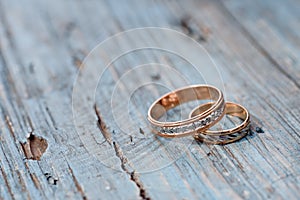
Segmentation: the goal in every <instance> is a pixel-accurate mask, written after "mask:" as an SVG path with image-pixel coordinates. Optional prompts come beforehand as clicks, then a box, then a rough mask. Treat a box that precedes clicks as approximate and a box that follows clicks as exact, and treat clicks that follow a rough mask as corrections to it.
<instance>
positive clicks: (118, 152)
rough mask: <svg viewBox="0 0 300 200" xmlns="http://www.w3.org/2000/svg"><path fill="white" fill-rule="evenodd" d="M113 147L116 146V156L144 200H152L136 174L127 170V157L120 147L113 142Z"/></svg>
mask: <svg viewBox="0 0 300 200" xmlns="http://www.w3.org/2000/svg"><path fill="white" fill-rule="evenodd" d="M113 145H114V149H115V152H116V156H117V157H118V158H119V159H120V161H121V168H122V170H123V171H124V172H126V173H127V174H128V175H129V176H130V180H131V181H132V182H134V183H135V185H136V186H137V187H138V189H139V195H140V197H141V198H142V199H143V200H150V199H151V198H150V197H148V196H147V193H146V189H145V188H144V186H143V184H142V183H141V181H140V180H139V178H138V176H137V174H136V172H135V171H134V170H133V171H132V172H130V171H129V170H128V169H127V168H126V163H127V162H128V159H127V158H126V156H124V154H123V151H122V149H121V148H120V146H119V145H118V144H117V143H116V142H115V141H113Z"/></svg>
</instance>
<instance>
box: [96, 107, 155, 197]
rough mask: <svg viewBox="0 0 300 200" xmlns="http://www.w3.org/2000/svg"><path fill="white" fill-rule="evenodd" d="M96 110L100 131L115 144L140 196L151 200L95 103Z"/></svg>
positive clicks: (122, 164) (118, 155)
mask: <svg viewBox="0 0 300 200" xmlns="http://www.w3.org/2000/svg"><path fill="white" fill-rule="evenodd" d="M94 111H95V113H96V116H97V120H98V127H99V129H100V132H101V133H102V135H103V137H104V138H105V139H106V141H107V142H108V143H109V144H110V145H113V148H114V150H115V153H116V156H117V157H118V158H119V159H120V162H121V169H122V170H123V171H124V172H125V173H127V174H128V175H129V176H130V180H131V181H133V182H134V183H135V185H136V186H137V187H138V189H139V195H140V197H141V198H142V199H144V200H150V199H151V198H150V197H148V196H147V195H146V190H145V188H144V187H143V184H142V183H141V182H140V181H139V178H138V176H137V175H136V173H135V171H132V172H130V171H129V170H128V169H127V168H126V164H127V163H128V159H127V157H126V156H124V153H123V151H122V149H121V148H120V146H119V145H118V144H117V142H116V141H112V137H111V133H110V132H109V130H108V129H107V126H106V124H105V123H104V121H103V119H102V116H101V114H100V111H99V109H98V108H97V105H96V104H95V105H94Z"/></svg>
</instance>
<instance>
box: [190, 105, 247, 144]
mask: <svg viewBox="0 0 300 200" xmlns="http://www.w3.org/2000/svg"><path fill="white" fill-rule="evenodd" d="M212 106H213V104H212V103H206V104H203V105H200V106H198V107H197V108H195V109H194V110H192V112H191V113H190V115H189V116H190V118H193V117H194V116H197V115H198V114H199V113H202V112H203V111H205V110H207V109H209V108H210V107H212ZM225 114H226V115H230V116H235V117H238V118H239V119H241V120H243V122H242V123H241V124H239V125H238V126H236V127H234V128H231V129H225V130H205V131H198V133H196V134H195V136H194V137H195V139H196V140H199V141H202V142H205V143H210V144H227V143H231V142H234V141H237V140H239V139H241V138H243V137H244V136H246V135H247V134H248V132H249V130H250V128H249V127H250V115H249V112H248V111H247V109H246V108H244V107H243V106H241V105H239V104H236V103H232V102H226V104H225Z"/></svg>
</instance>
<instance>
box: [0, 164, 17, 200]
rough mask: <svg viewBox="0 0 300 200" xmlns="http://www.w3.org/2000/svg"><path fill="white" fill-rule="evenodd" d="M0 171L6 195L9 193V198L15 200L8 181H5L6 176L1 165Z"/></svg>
mask: <svg viewBox="0 0 300 200" xmlns="http://www.w3.org/2000/svg"><path fill="white" fill-rule="evenodd" d="M0 170H1V174H2V177H3V179H4V182H5V185H6V186H7V189H8V193H9V194H10V196H11V197H12V198H13V199H14V198H15V197H14V196H15V195H14V193H13V192H12V189H11V186H10V184H9V181H8V179H7V175H6V173H5V171H4V169H3V168H2V167H1V165H0Z"/></svg>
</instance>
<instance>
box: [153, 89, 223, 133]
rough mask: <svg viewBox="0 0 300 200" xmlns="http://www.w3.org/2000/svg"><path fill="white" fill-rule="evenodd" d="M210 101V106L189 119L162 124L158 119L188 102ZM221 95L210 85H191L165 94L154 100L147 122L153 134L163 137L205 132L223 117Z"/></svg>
mask: <svg viewBox="0 0 300 200" xmlns="http://www.w3.org/2000/svg"><path fill="white" fill-rule="evenodd" d="M195 100H212V101H213V102H212V103H211V106H210V107H209V108H208V109H206V110H204V109H202V110H203V112H202V113H199V114H197V115H194V116H193V117H191V118H189V119H184V120H181V121H175V122H163V121H159V119H160V118H161V117H162V116H163V114H165V113H166V112H167V111H168V110H170V109H172V108H174V107H176V106H178V105H180V104H182V103H186V102H189V101H195ZM224 107H225V103H224V97H223V93H222V92H221V91H220V90H219V89H217V88H215V87H213V86H210V85H192V86H188V87H184V88H180V89H177V90H175V91H173V92H170V93H167V94H165V95H164V96H162V97H161V98H159V99H158V100H156V101H155V102H154V103H153V104H152V105H151V106H150V108H149V110H148V120H149V122H150V123H151V124H152V127H153V132H154V133H155V134H157V135H159V136H163V137H183V136H187V135H192V134H195V133H196V132H198V131H200V132H201V131H205V130H207V129H209V128H210V127H211V126H213V125H214V124H216V123H217V122H218V121H220V120H221V118H222V117H223V115H224Z"/></svg>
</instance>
